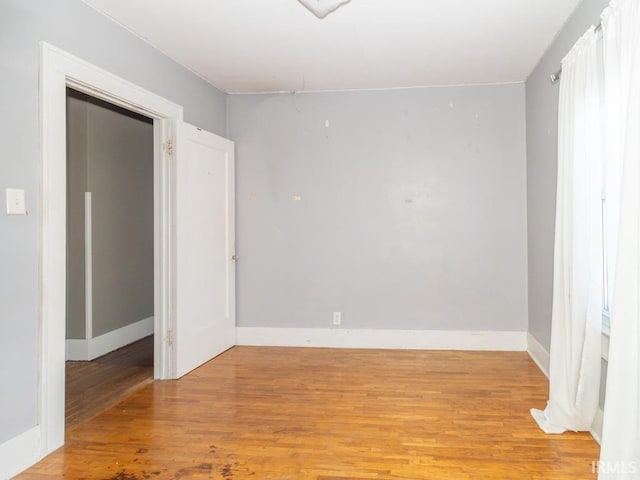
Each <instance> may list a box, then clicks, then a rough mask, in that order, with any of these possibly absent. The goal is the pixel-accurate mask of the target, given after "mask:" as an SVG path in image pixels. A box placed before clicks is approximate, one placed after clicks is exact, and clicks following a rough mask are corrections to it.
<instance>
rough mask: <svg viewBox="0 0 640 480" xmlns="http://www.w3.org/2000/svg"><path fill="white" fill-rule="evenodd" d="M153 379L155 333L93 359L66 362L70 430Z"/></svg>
mask: <svg viewBox="0 0 640 480" xmlns="http://www.w3.org/2000/svg"><path fill="white" fill-rule="evenodd" d="M152 380H153V335H151V336H149V337H146V338H143V339H142V340H139V341H137V342H135V343H132V344H131V345H127V346H126V347H123V348H120V349H118V350H116V351H114V352H111V353H108V354H106V355H104V356H102V357H99V358H96V359H95V360H93V361H91V362H67V363H66V393H65V395H66V405H65V407H66V408H65V409H66V418H65V420H66V430H67V431H69V430H71V429H73V428H75V427H77V426H78V425H80V424H82V423H84V422H86V421H87V420H89V419H91V418H93V417H95V416H96V415H98V414H99V413H101V412H103V411H104V410H106V409H107V408H109V407H112V406H113V405H115V404H117V403H118V402H120V401H121V400H123V399H124V398H126V397H127V396H129V395H131V394H132V393H133V392H135V391H136V390H138V389H139V388H141V387H143V386H144V385H146V384H147V383H149V382H151V381H152Z"/></svg>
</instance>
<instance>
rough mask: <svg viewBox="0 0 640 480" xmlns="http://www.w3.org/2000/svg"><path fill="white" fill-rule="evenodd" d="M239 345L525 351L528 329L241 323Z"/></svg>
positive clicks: (238, 332)
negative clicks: (302, 325)
mask: <svg viewBox="0 0 640 480" xmlns="http://www.w3.org/2000/svg"><path fill="white" fill-rule="evenodd" d="M236 343H237V344H238V345H253V346H278V347H331V348H382V349H407V350H409V349H412V350H495V351H525V350H526V349H527V333H526V332H488V331H477V332H476V331H441V330H364V329H363V330H360V329H358V330H347V329H337V328H336V329H331V328H326V329H325V328H260V327H238V329H237V341H236Z"/></svg>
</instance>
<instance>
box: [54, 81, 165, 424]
mask: <svg viewBox="0 0 640 480" xmlns="http://www.w3.org/2000/svg"><path fill="white" fill-rule="evenodd" d="M66 92H67V98H66V108H67V112H66V113H67V121H66V127H67V132H66V139H67V245H66V250H67V256H66V257H67V268H66V277H67V288H66V293H67V298H66V360H67V361H66V366H65V377H66V381H65V383H66V393H65V424H66V429H67V430H69V429H70V428H73V427H74V426H76V425H78V424H80V423H82V422H84V421H86V420H88V419H90V418H91V417H93V416H95V415H97V414H98V413H100V412H102V411H103V410H105V409H106V408H108V407H110V406H112V405H114V404H115V403H117V402H118V401H120V400H121V399H123V398H124V397H125V396H126V395H128V394H130V393H133V391H135V390H136V389H137V388H138V387H141V386H143V385H145V384H146V383H148V382H149V381H150V380H152V379H153V333H154V321H153V317H154V299H153V296H154V225H153V223H154V195H153V190H154V188H153V119H151V118H149V117H147V116H144V115H141V114H138V113H135V112H132V111H130V110H128V109H125V108H122V107H119V106H117V105H113V104H112V103H109V102H107V101H105V100H101V99H98V98H95V97H93V96H91V95H88V94H86V93H83V92H79V91H77V90H73V89H71V88H67V90H66Z"/></svg>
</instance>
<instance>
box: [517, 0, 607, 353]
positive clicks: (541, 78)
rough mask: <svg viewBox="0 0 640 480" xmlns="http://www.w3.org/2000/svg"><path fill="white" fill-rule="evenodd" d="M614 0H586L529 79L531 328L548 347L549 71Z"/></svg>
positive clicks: (552, 95)
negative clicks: (610, 1) (610, 0)
mask: <svg viewBox="0 0 640 480" xmlns="http://www.w3.org/2000/svg"><path fill="white" fill-rule="evenodd" d="M608 3H609V0H584V1H583V2H582V3H581V4H580V6H579V7H578V8H577V9H576V11H575V12H574V14H573V15H572V16H571V18H570V19H569V20H568V22H567V23H566V25H565V26H564V28H563V29H562V31H561V32H560V34H559V35H558V36H557V38H556V39H555V40H554V42H553V44H552V45H551V47H550V48H549V50H548V51H547V52H546V53H545V55H544V56H543V57H542V59H541V60H540V62H539V63H538V65H537V66H536V68H535V70H534V71H533V73H532V74H531V75H530V76H529V78H528V79H527V82H526V90H527V222H528V227H527V232H528V239H527V240H528V242H527V243H528V257H529V262H528V263H529V332H531V334H532V335H533V336H534V337H536V339H537V340H538V341H539V342H540V343H541V344H542V345H543V346H544V347H545V348H546V349H547V350H548V349H549V345H550V341H551V296H552V288H553V239H554V228H555V225H554V222H555V205H556V173H557V146H558V94H559V86H560V85H559V83H556V84H555V85H552V84H551V82H550V81H549V74H550V73H551V72H555V71H556V70H558V69H559V68H560V62H561V61H562V59H563V57H564V56H565V55H566V54H567V53H568V52H569V50H570V49H571V47H572V46H573V44H574V43H575V42H576V41H577V40H578V38H580V36H582V34H583V33H584V32H585V31H586V30H587V29H588V28H589V26H590V25H592V24H593V25H597V24H598V22H599V21H600V19H599V16H600V13H601V12H602V10H604V8H605V7H606V6H607V5H608Z"/></svg>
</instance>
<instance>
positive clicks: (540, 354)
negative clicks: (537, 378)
mask: <svg viewBox="0 0 640 480" xmlns="http://www.w3.org/2000/svg"><path fill="white" fill-rule="evenodd" d="M527 352H529V356H530V357H531V358H532V359H533V361H534V362H536V365H538V368H539V369H540V370H541V371H542V373H544V375H545V377H547V378H549V352H547V349H546V348H544V347H543V346H542V344H541V343H540V342H539V341H538V339H537V338H536V337H534V336H533V335H531V333H527Z"/></svg>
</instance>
